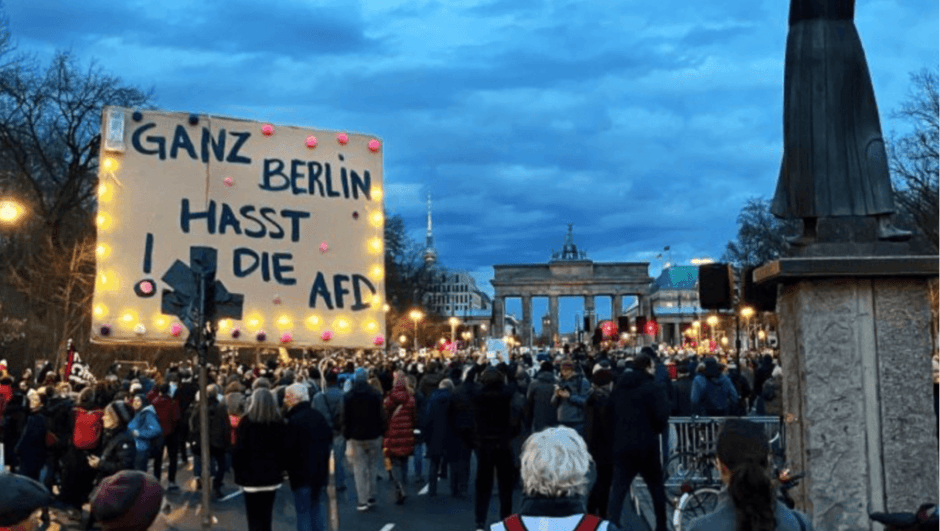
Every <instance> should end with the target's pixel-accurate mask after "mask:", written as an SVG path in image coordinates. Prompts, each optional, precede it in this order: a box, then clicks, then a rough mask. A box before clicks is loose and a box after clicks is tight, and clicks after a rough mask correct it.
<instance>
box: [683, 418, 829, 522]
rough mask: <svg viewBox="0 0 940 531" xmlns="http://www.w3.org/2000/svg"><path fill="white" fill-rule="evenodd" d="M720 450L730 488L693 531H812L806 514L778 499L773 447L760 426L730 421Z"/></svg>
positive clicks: (723, 473)
mask: <svg viewBox="0 0 940 531" xmlns="http://www.w3.org/2000/svg"><path fill="white" fill-rule="evenodd" d="M716 450H717V454H718V456H717V459H716V465H717V467H718V470H719V472H720V474H721V482H722V483H723V484H724V485H725V487H726V488H725V489H722V490H721V493H720V494H719V499H718V506H717V507H716V508H715V510H714V512H712V513H710V514H707V515H704V516H702V517H700V518H697V519H695V520H692V522H691V524H690V525H689V530H690V531H712V530H715V531H718V530H721V531H724V530H726V529H755V530H756V529H761V530H762V529H767V530H776V531H812V529H813V527H812V523H811V522H810V520H809V518H807V516H806V515H804V514H803V513H800V512H798V511H793V510H790V509H789V508H787V506H786V505H785V504H784V503H783V502H781V501H779V500H778V499H777V496H776V489H775V483H774V478H773V476H772V475H771V470H770V445H769V443H768V441H767V435H766V433H764V428H763V427H762V426H761V425H760V424H757V423H755V422H751V421H748V420H745V419H735V418H732V419H728V420H727V421H725V423H724V425H723V426H722V428H721V430H720V431H719V433H718V445H717V449H716Z"/></svg>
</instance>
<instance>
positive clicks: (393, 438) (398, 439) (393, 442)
mask: <svg viewBox="0 0 940 531" xmlns="http://www.w3.org/2000/svg"><path fill="white" fill-rule="evenodd" d="M384 407H385V418H387V419H388V429H387V430H385V438H384V440H383V442H382V449H383V450H385V453H386V455H388V456H389V457H407V456H409V455H411V454H413V453H414V450H415V428H416V427H417V425H418V419H417V403H416V402H415V397H413V396H411V393H409V392H408V389H407V388H406V387H405V380H404V379H401V380H399V381H398V382H397V383H395V384H394V385H393V386H392V391H391V392H390V393H389V394H388V396H387V397H385V404H384Z"/></svg>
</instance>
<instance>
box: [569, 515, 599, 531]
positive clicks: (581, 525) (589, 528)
mask: <svg viewBox="0 0 940 531" xmlns="http://www.w3.org/2000/svg"><path fill="white" fill-rule="evenodd" d="M600 525H601V519H600V518H598V517H597V516H596V515H593V514H585V515H584V517H583V518H581V521H580V522H578V527H576V528H574V531H597V528H598V527H600Z"/></svg>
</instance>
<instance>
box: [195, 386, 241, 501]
mask: <svg viewBox="0 0 940 531" xmlns="http://www.w3.org/2000/svg"><path fill="white" fill-rule="evenodd" d="M201 399H203V397H200V396H199V395H198V394H197V395H196V402H195V403H194V404H193V407H191V408H190V409H192V412H191V413H190V417H189V433H190V441H191V442H192V449H193V450H192V451H193V464H194V466H193V472H194V474H195V475H196V476H197V479H196V488H197V489H201V488H202V484H201V483H200V482H201V479H200V478H198V476H199V475H200V474H201V473H202V472H201V471H202V453H201V451H200V449H199V444H200V429H199V400H201ZM205 400H206V401H207V405H208V408H209V470H210V473H211V474H212V491H213V493H214V494H215V496H216V497H217V498H222V497H224V493H223V492H222V485H223V481H224V478H225V472H226V464H227V461H226V454H227V453H228V450H229V448H231V445H232V425H231V423H230V422H229V419H228V410H227V409H226V407H225V405H223V404H222V399H221V397H220V389H219V386H218V385H216V384H211V385H209V386H207V387H206V397H205Z"/></svg>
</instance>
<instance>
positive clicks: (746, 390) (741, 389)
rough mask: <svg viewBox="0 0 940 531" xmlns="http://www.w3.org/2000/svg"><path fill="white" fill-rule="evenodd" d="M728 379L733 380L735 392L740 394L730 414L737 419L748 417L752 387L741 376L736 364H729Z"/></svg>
mask: <svg viewBox="0 0 940 531" xmlns="http://www.w3.org/2000/svg"><path fill="white" fill-rule="evenodd" d="M728 379H729V380H731V384H732V385H733V386H734V390H735V391H737V392H738V399H737V400H736V401H735V402H734V403H733V404H732V405H731V411H730V414H731V415H733V416H736V417H742V416H744V415H747V412H748V406H747V405H748V403H749V402H750V400H749V399H750V396H751V386H750V384H748V383H747V378H745V377H744V376H743V375H742V374H741V371H740V370H739V369H738V365H737V364H736V363H729V364H728Z"/></svg>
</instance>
